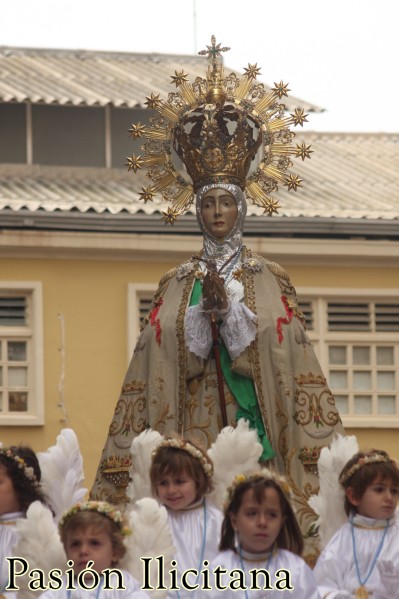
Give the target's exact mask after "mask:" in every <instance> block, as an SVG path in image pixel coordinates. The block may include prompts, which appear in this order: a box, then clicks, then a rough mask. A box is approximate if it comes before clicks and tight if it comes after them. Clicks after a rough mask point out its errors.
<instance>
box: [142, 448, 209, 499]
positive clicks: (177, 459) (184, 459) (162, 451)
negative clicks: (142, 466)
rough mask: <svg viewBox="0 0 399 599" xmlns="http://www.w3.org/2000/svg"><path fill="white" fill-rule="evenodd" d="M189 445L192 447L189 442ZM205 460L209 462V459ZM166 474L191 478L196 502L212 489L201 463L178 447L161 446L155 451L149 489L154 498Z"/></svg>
mask: <svg viewBox="0 0 399 599" xmlns="http://www.w3.org/2000/svg"><path fill="white" fill-rule="evenodd" d="M190 444H191V445H194V443H192V442H191V441H190ZM194 447H197V446H196V445H194ZM197 449H199V447H197ZM199 450H200V451H202V450H201V449H199ZM207 460H208V461H210V460H209V458H207ZM168 474H172V475H176V476H179V475H182V474H185V475H186V476H189V477H190V478H192V479H193V480H194V482H195V487H196V490H197V495H196V501H198V500H199V499H201V497H203V496H204V495H205V494H206V493H209V492H210V491H212V489H213V485H212V479H211V478H210V477H209V476H207V475H206V473H205V471H204V468H203V466H202V465H201V462H200V461H199V460H198V459H197V458H195V457H194V456H192V455H191V454H190V453H189V452H188V451H186V450H184V449H182V448H180V447H170V446H161V447H159V448H157V449H156V453H155V455H154V457H153V459H152V463H151V468H150V479H151V488H152V492H153V494H154V495H155V496H156V495H157V485H158V484H159V482H160V481H161V480H162V478H163V477H164V476H166V475H168Z"/></svg>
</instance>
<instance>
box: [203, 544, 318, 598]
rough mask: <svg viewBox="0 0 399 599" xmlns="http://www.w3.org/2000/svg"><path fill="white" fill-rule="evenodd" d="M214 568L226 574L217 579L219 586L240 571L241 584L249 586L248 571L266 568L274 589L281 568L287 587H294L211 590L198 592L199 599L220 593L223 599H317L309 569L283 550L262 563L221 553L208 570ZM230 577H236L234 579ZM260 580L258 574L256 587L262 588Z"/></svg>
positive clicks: (297, 557)
mask: <svg viewBox="0 0 399 599" xmlns="http://www.w3.org/2000/svg"><path fill="white" fill-rule="evenodd" d="M217 566H221V567H222V568H224V569H226V570H227V573H226V574H225V575H223V576H221V582H222V584H223V585H228V582H229V581H230V580H231V578H230V576H229V572H231V571H232V570H237V569H239V570H242V569H244V572H245V581H246V584H247V586H248V587H249V586H250V584H251V575H250V574H249V571H250V570H253V569H257V570H262V569H267V571H268V572H269V573H270V581H271V585H272V586H273V587H274V586H275V581H276V580H279V579H280V580H282V577H281V576H280V577H276V576H275V574H276V572H277V571H278V570H280V569H284V570H288V571H289V573H290V582H291V586H293V587H294V588H293V590H278V589H274V590H264V589H262V588H260V589H258V590H255V589H250V588H248V590H246V591H245V590H230V589H229V588H227V589H226V590H224V591H222V590H218V589H216V588H214V590H212V591H206V590H204V591H202V592H201V593H200V596H201V598H202V597H203V598H204V599H205V598H206V597H208V598H209V599H211V598H218V597H219V596H220V594H221V593H222V594H223V597H225V598H226V599H244V598H248V599H266V598H267V599H269V597H270V598H273V597H274V598H275V599H283V598H284V597H285V598H286V599H288V598H289V599H320V595H319V592H318V590H317V586H316V582H315V580H314V578H313V573H312V570H311V569H310V568H309V566H308V565H307V564H306V563H305V561H304V560H303V559H302V558H301V557H299V556H298V555H295V554H294V553H291V552H290V551H286V550H284V549H278V550H277V551H276V552H275V553H274V554H273V556H272V558H271V559H270V562H269V560H267V559H266V560H263V561H252V560H251V561H249V560H247V559H243V560H242V561H241V559H240V557H239V556H238V555H237V554H236V553H235V552H234V551H221V552H220V553H219V554H218V555H217V556H216V558H215V559H214V560H213V562H212V564H211V566H210V570H212V571H213V570H214V568H216V567H217ZM242 566H244V568H242ZM234 578H236V577H235V576H234ZM262 580H263V579H262V576H260V575H259V576H258V586H259V587H262V586H263V584H264V583H263V582H262ZM211 584H212V578H211Z"/></svg>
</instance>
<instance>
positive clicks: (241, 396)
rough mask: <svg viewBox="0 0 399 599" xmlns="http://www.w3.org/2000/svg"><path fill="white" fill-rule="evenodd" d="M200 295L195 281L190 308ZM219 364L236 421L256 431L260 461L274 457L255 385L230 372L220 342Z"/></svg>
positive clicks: (222, 344) (223, 346)
mask: <svg viewBox="0 0 399 599" xmlns="http://www.w3.org/2000/svg"><path fill="white" fill-rule="evenodd" d="M201 295H202V285H201V283H200V281H198V280H196V281H195V283H194V287H193V291H192V293H191V299H190V306H196V305H197V304H198V303H199V300H200V298H201ZM219 347H220V364H221V367H222V372H223V376H224V378H225V381H226V383H227V385H228V387H229V389H230V391H231V393H232V394H233V395H234V397H235V399H236V401H237V403H238V405H239V408H238V410H237V420H239V419H244V420H248V422H249V426H250V428H252V429H254V430H256V432H257V434H258V439H259V441H260V443H261V444H262V447H263V452H262V455H261V457H260V459H261V460H262V461H267V460H270V459H272V458H274V456H275V455H276V454H275V452H274V450H273V448H272V446H271V445H270V441H269V439H268V438H267V436H266V431H265V427H264V425H263V420H262V417H261V414H260V410H259V406H258V401H257V398H256V391H255V385H254V382H253V380H252V379H249V378H247V377H245V376H243V375H242V374H237V373H236V372H233V371H232V370H231V358H230V355H229V352H228V351H227V348H226V346H225V344H224V342H223V340H220V345H219Z"/></svg>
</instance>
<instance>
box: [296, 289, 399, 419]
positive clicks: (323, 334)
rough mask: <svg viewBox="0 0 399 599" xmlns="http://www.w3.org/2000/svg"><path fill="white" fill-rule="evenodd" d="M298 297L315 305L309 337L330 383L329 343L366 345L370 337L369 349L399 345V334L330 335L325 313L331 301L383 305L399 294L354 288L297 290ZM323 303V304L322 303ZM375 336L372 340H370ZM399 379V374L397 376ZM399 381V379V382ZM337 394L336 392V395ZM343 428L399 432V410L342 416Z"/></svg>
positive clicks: (390, 291)
mask: <svg viewBox="0 0 399 599" xmlns="http://www.w3.org/2000/svg"><path fill="white" fill-rule="evenodd" d="M296 291H297V296H298V300H299V302H300V301H301V300H303V301H304V302H305V301H307V300H309V301H313V302H314V304H313V305H314V307H315V310H314V312H313V317H314V330H313V331H308V336H309V339H310V341H311V342H312V345H313V347H314V350H315V353H316V355H317V357H318V359H319V362H320V365H321V368H322V370H323V372H324V373H325V375H326V378H327V380H328V369H329V363H328V342H337V343H340V342H342V345H345V343H347V338H348V336H350V337H351V343H359V344H361V343H362V342H365V341H366V334H368V335H369V338H370V340H369V343H370V345H375V344H376V343H382V344H384V343H388V344H389V343H393V344H398V333H397V332H392V333H389V332H381V333H375V332H374V333H371V334H370V333H364V332H363V333H362V332H357V331H339V332H338V331H337V332H336V331H334V332H333V331H328V330H327V312H326V310H325V308H326V306H327V302H332V301H340V302H342V301H347V302H348V303H354V302H356V301H367V302H370V301H373V302H384V301H388V302H389V301H392V300H398V299H399V291H398V290H396V289H372V288H371V289H353V288H325V287H324V288H323V287H320V288H319V287H297V288H296ZM320 300H321V301H320ZM371 336H372V337H371ZM397 376H398V377H399V374H397ZM398 380H399V379H398ZM394 393H395V395H396V396H398V393H399V391H398V389H396V390H395V392H394ZM333 394H334V391H333ZM341 418H342V422H343V425H344V426H345V427H348V428H391V429H392V428H393V429H395V428H399V407H397V413H396V415H393V414H390V415H387V416H384V415H380V416H376V415H375V414H373V415H367V416H360V415H355V414H342V415H341Z"/></svg>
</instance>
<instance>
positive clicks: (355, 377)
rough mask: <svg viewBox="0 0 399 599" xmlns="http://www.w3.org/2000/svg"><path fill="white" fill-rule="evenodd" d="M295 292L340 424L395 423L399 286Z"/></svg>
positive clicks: (397, 420) (397, 422)
mask: <svg viewBox="0 0 399 599" xmlns="http://www.w3.org/2000/svg"><path fill="white" fill-rule="evenodd" d="M381 293H382V292H381ZM373 295H374V297H373ZM298 296H299V297H300V305H301V307H303V311H304V314H305V318H306V322H307V327H308V334H309V337H310V339H311V341H312V342H313V344H314V347H315V351H316V353H317V354H318V357H319V360H320V364H321V366H322V369H323V371H324V373H325V375H326V377H327V379H328V382H329V386H330V388H331V391H332V393H333V395H334V397H335V400H336V403H337V407H338V409H339V411H340V414H341V417H342V420H343V423H344V425H346V426H358V427H362V426H364V427H370V426H371V427H389V428H396V427H399V336H398V331H399V301H398V299H397V292H394V291H393V290H387V291H386V292H385V294H383V295H381V296H380V295H379V296H378V297H377V296H376V295H375V291H373V290H364V291H363V292H362V293H361V295H359V296H356V297H354V296H353V295H352V296H350V295H347V296H346V297H345V294H344V292H342V296H337V295H336V291H335V294H334V295H331V296H330V297H329V296H328V294H326V291H325V290H324V291H321V292H320V293H319V294H318V297H313V298H310V297H309V291H306V290H302V291H301V292H298ZM320 296H322V297H320ZM302 297H303V299H302Z"/></svg>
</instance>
